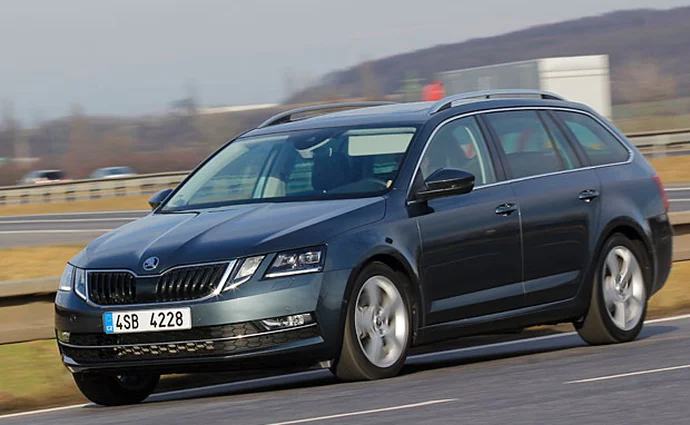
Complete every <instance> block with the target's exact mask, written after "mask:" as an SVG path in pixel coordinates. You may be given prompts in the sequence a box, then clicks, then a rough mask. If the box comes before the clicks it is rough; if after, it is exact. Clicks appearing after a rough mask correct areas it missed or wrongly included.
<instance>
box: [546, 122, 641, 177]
mask: <svg viewBox="0 0 690 425" xmlns="http://www.w3.org/2000/svg"><path fill="white" fill-rule="evenodd" d="M554 113H555V114H556V115H557V116H558V117H560V119H561V120H563V122H564V123H565V125H566V126H567V127H568V129H569V130H570V132H571V133H573V136H575V139H576V140H577V142H578V143H579V144H580V146H582V149H583V150H584V151H585V154H586V155H587V157H588V158H589V161H590V163H591V164H592V165H602V164H611V163H614V162H623V161H625V160H627V159H628V155H630V153H629V152H628V150H627V149H626V148H625V147H624V146H623V145H622V144H621V142H620V141H618V139H617V138H616V137H614V136H613V134H611V133H610V132H609V131H608V130H607V129H606V128H604V126H602V125H601V124H599V123H598V122H597V121H596V120H594V119H593V118H591V117H589V116H587V115H583V114H578V113H575V112H564V111H555V112H554Z"/></svg>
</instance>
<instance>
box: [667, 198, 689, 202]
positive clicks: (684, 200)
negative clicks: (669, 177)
mask: <svg viewBox="0 0 690 425" xmlns="http://www.w3.org/2000/svg"><path fill="white" fill-rule="evenodd" d="M668 202H690V199H669V200H668Z"/></svg>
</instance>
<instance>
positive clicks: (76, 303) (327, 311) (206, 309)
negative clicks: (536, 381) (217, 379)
mask: <svg viewBox="0 0 690 425" xmlns="http://www.w3.org/2000/svg"><path fill="white" fill-rule="evenodd" d="M348 278H349V271H347V270H342V271H331V272H325V273H319V274H310V275H302V276H293V277H286V278H279V279H271V280H269V281H256V282H249V283H247V284H245V285H242V286H240V287H239V288H238V289H237V290H235V291H233V292H226V293H223V294H221V295H220V296H218V297H215V298H212V299H208V300H204V301H200V302H194V301H190V302H188V303H182V305H184V306H188V307H190V308H191V310H192V321H193V327H192V329H191V330H186V331H166V332H151V333H133V334H117V335H106V334H105V333H104V331H103V319H102V316H103V313H105V312H106V311H117V310H141V309H143V308H165V307H166V304H164V303H161V304H156V305H147V306H141V305H130V306H107V307H106V306H104V307H98V306H94V305H90V304H87V303H86V302H85V301H83V300H82V299H81V298H79V297H77V296H76V295H74V294H73V293H62V292H61V293H58V296H57V298H56V303H55V313H56V314H55V326H56V331H57V332H58V333H61V332H69V334H70V335H69V338H64V337H62V338H59V339H58V345H59V347H60V352H61V354H62V359H63V362H64V364H65V365H66V366H67V367H68V368H69V369H70V370H71V371H72V372H83V371H87V370H98V371H109V372H113V373H117V372H123V371H128V370H134V369H141V368H145V369H146V370H147V371H154V370H155V371H157V372H158V373H184V372H191V371H205V370H218V369H223V370H232V369H247V368H254V367H259V368H264V367H276V366H277V367H284V368H290V367H298V366H300V367H301V366H310V365H313V364H315V363H318V362H321V361H329V360H331V359H333V358H334V357H335V356H336V355H337V353H338V351H339V347H340V343H341V334H342V323H341V322H342V320H341V318H342V314H341V313H342V306H343V299H344V291H345V287H346V284H347V279H348ZM180 305H181V303H176V304H175V307H179V306H180ZM300 313H310V314H311V315H312V318H313V319H314V322H312V323H308V324H305V325H301V326H295V327H289V328H284V329H278V330H270V329H267V328H266V327H265V326H263V325H262V323H261V320H262V319H269V318H275V317H283V316H286V315H292V314H300Z"/></svg>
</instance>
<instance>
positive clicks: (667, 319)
mask: <svg viewBox="0 0 690 425" xmlns="http://www.w3.org/2000/svg"><path fill="white" fill-rule="evenodd" d="M685 319H690V314H682V315H680V316H671V317H662V318H660V319H652V320H645V321H644V323H645V324H647V325H653V324H655V323H664V322H676V321H678V320H685Z"/></svg>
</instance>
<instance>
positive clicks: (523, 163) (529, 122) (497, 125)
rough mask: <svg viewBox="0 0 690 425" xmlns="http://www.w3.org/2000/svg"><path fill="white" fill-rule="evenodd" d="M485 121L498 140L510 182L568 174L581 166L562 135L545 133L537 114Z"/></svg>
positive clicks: (506, 115) (511, 114)
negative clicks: (557, 173) (556, 173)
mask: <svg viewBox="0 0 690 425" xmlns="http://www.w3.org/2000/svg"><path fill="white" fill-rule="evenodd" d="M484 117H485V118H486V121H487V122H488V124H489V125H490V126H491V128H492V129H493V131H494V133H495V134H496V136H497V137H498V142H499V143H498V144H499V147H500V149H501V150H502V151H503V154H504V158H505V159H506V161H507V168H508V170H507V171H508V172H509V173H510V176H511V178H514V179H515V178H521V177H528V176H534V175H539V174H547V173H553V172H556V171H563V170H571V169H573V168H577V167H578V166H580V164H579V162H578V160H577V157H576V156H575V153H574V152H573V150H572V147H571V146H570V145H569V144H568V143H567V142H566V140H565V138H564V137H563V135H562V134H560V132H558V133H556V134H554V131H553V129H552V130H549V129H547V128H546V127H545V126H544V123H543V122H542V120H541V118H540V117H539V115H538V114H537V112H535V111H510V112H494V113H490V114H486V115H484Z"/></svg>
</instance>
